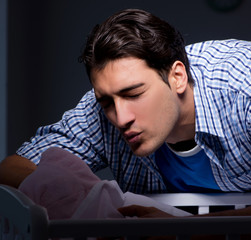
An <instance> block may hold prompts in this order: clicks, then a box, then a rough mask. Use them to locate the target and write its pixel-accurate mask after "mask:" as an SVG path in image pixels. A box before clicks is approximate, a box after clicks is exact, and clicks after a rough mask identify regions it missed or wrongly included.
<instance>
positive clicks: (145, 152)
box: [130, 146, 154, 157]
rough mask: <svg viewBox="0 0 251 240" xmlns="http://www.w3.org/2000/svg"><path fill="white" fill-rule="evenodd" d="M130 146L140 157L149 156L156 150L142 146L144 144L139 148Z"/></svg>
mask: <svg viewBox="0 0 251 240" xmlns="http://www.w3.org/2000/svg"><path fill="white" fill-rule="evenodd" d="M130 148H131V150H132V152H133V154H134V155H136V156H138V157H147V156H149V155H150V154H152V153H153V152H154V150H152V149H151V150H150V149H144V148H142V146H138V147H137V148H136V147H131V146H130Z"/></svg>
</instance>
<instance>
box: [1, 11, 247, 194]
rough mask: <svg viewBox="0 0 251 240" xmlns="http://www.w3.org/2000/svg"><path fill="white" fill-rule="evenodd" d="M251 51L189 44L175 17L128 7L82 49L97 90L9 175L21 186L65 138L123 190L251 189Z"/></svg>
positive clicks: (16, 159)
mask: <svg viewBox="0 0 251 240" xmlns="http://www.w3.org/2000/svg"><path fill="white" fill-rule="evenodd" d="M250 59H251V43H250V42H245V41H237V40H227V41H209V42H204V43H198V44H194V45H190V46H187V47H186V49H185V46H184V41H183V39H182V37H181V35H180V34H179V33H178V32H177V31H176V30H175V29H174V28H173V27H171V26H170V25H169V24H168V23H167V22H165V21H162V20H161V19H159V18H157V17H155V16H153V15H151V14H150V13H147V12H145V11H142V10H136V9H128V10H124V11H121V12H119V13H117V14H115V15H113V16H111V17H110V18H108V19H107V20H106V21H105V22H104V23H103V24H101V25H100V26H96V27H95V28H94V30H93V32H92V34H91V35H90V37H89V39H88V41H87V44H86V48H85V51H84V52H83V55H82V56H81V57H80V60H81V61H82V62H84V64H85V66H86V70H87V73H88V75H89V77H90V80H91V83H92V85H93V90H92V91H90V92H88V93H87V94H86V95H85V96H84V97H83V98H82V99H81V101H80V103H79V104H78V105H77V107H76V108H75V109H72V110H70V111H68V112H66V113H65V114H64V116H63V118H62V120H61V121H59V122H58V123H55V124H52V125H50V126H45V127H41V128H39V129H38V131H37V133H36V136H35V137H34V138H32V139H31V141H30V142H26V143H24V144H23V145H22V146H21V147H20V148H19V149H18V151H17V155H13V156H10V157H8V158H6V159H5V160H4V161H3V162H2V164H1V168H0V176H1V177H0V181H1V182H2V183H6V184H10V185H13V186H18V185H19V184H20V182H22V180H23V179H24V178H25V177H26V176H27V175H29V174H30V173H31V172H32V171H34V169H35V168H36V166H35V165H36V164H38V163H39V159H40V156H41V153H42V152H44V151H45V150H46V149H47V148H49V147H53V146H54V147H55V146H56V147H61V148H64V149H67V150H68V151H70V152H72V153H74V154H76V155H77V156H79V157H81V158H82V159H83V160H84V161H86V163H87V164H88V165H89V166H90V168H91V169H92V170H93V171H97V170H99V169H101V168H103V167H105V166H109V167H110V168H111V170H112V172H113V174H114V177H115V179H116V180H117V182H118V183H119V185H120V187H121V189H122V190H123V191H131V192H135V193H157V192H215V191H224V192H227V191H240V192H244V191H250V190H251V180H250V177H251V174H250V165H251V163H250V160H251V147H250V146H251V137H250V136H251V114H250V112H251V104H250V95H251V83H250ZM28 159H29V160H28Z"/></svg>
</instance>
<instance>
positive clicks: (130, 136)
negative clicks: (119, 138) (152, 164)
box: [123, 131, 141, 144]
mask: <svg viewBox="0 0 251 240" xmlns="http://www.w3.org/2000/svg"><path fill="white" fill-rule="evenodd" d="M123 135H124V138H125V140H126V141H127V142H128V143H129V144H136V143H138V142H139V141H140V135H141V132H134V131H131V132H126V133H124V134H123Z"/></svg>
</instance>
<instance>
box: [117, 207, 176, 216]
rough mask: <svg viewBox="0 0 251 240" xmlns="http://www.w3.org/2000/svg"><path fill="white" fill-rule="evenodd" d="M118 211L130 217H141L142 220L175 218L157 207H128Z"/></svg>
mask: <svg viewBox="0 0 251 240" xmlns="http://www.w3.org/2000/svg"><path fill="white" fill-rule="evenodd" d="M118 211H119V212H120V213H121V214H122V215H124V216H128V217H134V216H137V217H140V218H170V217H174V216H173V215H170V214H168V213H166V212H163V211H161V210H159V209H158V208H155V207H143V206H139V205H131V206H128V207H122V208H119V209H118Z"/></svg>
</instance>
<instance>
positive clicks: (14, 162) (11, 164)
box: [0, 154, 36, 188]
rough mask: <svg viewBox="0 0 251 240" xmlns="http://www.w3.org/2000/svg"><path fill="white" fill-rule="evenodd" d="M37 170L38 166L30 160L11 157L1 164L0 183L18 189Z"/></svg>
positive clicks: (17, 156) (16, 156) (15, 155)
mask: <svg viewBox="0 0 251 240" xmlns="http://www.w3.org/2000/svg"><path fill="white" fill-rule="evenodd" d="M35 169H36V165H35V164H34V163H33V162H31V161H30V160H29V159H27V158H24V157H21V156H19V155H17V154H14V155H11V156H9V157H7V158H5V159H4V160H3V161H2V162H1V163H0V183H1V184H6V185H9V186H12V187H15V188H18V186H19V185H20V183H21V182H22V181H23V180H24V179H25V178H26V177H27V176H28V175H30V174H31V173H32V172H33V171H34V170H35Z"/></svg>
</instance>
